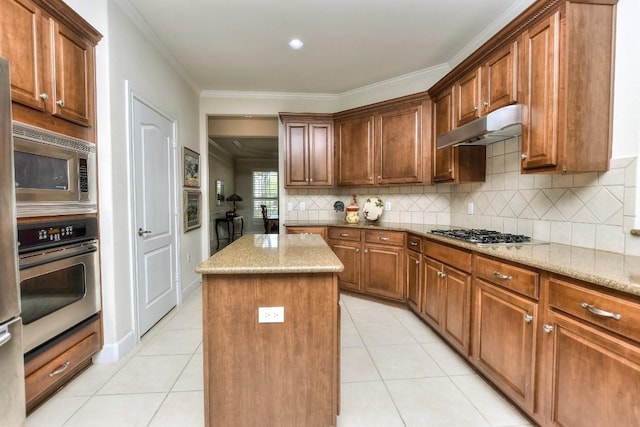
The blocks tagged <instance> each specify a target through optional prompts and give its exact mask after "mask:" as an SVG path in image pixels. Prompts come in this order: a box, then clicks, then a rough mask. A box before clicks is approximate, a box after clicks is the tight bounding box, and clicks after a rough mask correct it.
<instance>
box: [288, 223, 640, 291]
mask: <svg viewBox="0 0 640 427" xmlns="http://www.w3.org/2000/svg"><path fill="white" fill-rule="evenodd" d="M285 226H316V227H319V226H331V227H348V228H361V229H375V230H390V231H406V232H410V233H414V234H418V235H422V236H425V237H428V238H430V239H432V240H438V241H441V242H445V243H447V244H450V245H455V246H458V247H462V248H465V249H469V250H472V251H474V252H476V253H479V254H485V255H490V256H494V257H498V258H502V259H504V260H508V261H513V262H517V263H520V264H523V265H526V266H529V267H534V268H539V269H541V270H546V271H549V272H551V273H558V274H562V275H564V276H567V277H571V278H574V279H579V280H584V281H585V282H589V283H593V284H595V285H598V286H603V287H606V288H610V289H614V290H617V291H621V292H625V293H628V294H632V295H636V296H640V257H636V256H630V255H624V254H618V253H613V252H606V251H599V250H595V249H589V248H581V247H577V246H570V245H562V244H559V243H550V244H543V245H522V246H486V247H483V246H478V245H475V244H472V243H466V242H463V241H460V240H455V239H451V238H448V237H444V236H440V235H437V234H433V233H431V230H433V229H436V228H439V229H443V228H462V227H454V226H451V227H446V226H445V227H443V226H441V225H440V226H438V225H429V224H422V225H411V224H399V223H384V222H362V223H358V224H347V223H345V222H344V221H334V220H329V221H286V222H285Z"/></svg>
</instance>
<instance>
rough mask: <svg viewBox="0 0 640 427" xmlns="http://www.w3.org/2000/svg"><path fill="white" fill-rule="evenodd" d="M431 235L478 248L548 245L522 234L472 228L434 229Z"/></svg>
mask: <svg viewBox="0 0 640 427" xmlns="http://www.w3.org/2000/svg"><path fill="white" fill-rule="evenodd" d="M431 233H433V234H437V235H440V236H445V237H450V238H452V239H457V240H463V241H465V242H468V243H474V244H476V245H478V246H489V245H501V246H518V245H520V246H522V245H536V244H545V243H548V242H545V241H540V240H532V239H531V237H529V236H525V235H522V234H510V233H501V232H499V231H493V230H484V229H474V228H472V229H465V228H457V229H436V230H431Z"/></svg>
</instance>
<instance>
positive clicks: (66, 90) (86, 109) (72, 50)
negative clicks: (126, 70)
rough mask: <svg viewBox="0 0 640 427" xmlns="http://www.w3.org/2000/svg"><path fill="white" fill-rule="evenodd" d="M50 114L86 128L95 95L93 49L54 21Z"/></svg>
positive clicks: (91, 112)
mask: <svg viewBox="0 0 640 427" xmlns="http://www.w3.org/2000/svg"><path fill="white" fill-rule="evenodd" d="M53 25H54V32H53V34H54V43H55V85H54V90H53V100H54V102H53V112H52V113H53V115H55V116H58V117H61V118H63V119H65V120H69V121H71V122H74V123H77V124H80V125H83V126H89V125H90V121H91V117H92V115H93V103H94V96H95V95H94V93H95V88H94V85H95V71H94V63H95V60H94V49H93V46H91V45H90V44H89V43H88V42H86V41H85V40H83V39H82V38H80V37H79V36H78V35H77V34H75V33H74V32H72V31H71V30H70V29H69V28H67V27H66V26H64V25H62V24H60V23H57V22H54V24H53Z"/></svg>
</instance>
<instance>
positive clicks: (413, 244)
mask: <svg viewBox="0 0 640 427" xmlns="http://www.w3.org/2000/svg"><path fill="white" fill-rule="evenodd" d="M409 244H410V245H411V246H418V242H409Z"/></svg>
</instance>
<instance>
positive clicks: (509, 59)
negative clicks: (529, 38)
mask: <svg viewBox="0 0 640 427" xmlns="http://www.w3.org/2000/svg"><path fill="white" fill-rule="evenodd" d="M517 67H518V42H517V41H516V42H513V43H511V44H509V45H507V46H505V47H504V48H502V49H501V50H499V51H498V52H497V53H496V54H494V55H493V56H492V57H491V58H489V60H488V61H487V62H486V64H485V66H484V67H483V77H482V112H483V114H486V113H490V112H491V111H494V110H497V109H498V108H500V107H504V106H506V105H511V104H515V103H516V102H518V96H517V95H518V85H517V82H518V79H517V76H518V73H517Z"/></svg>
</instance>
